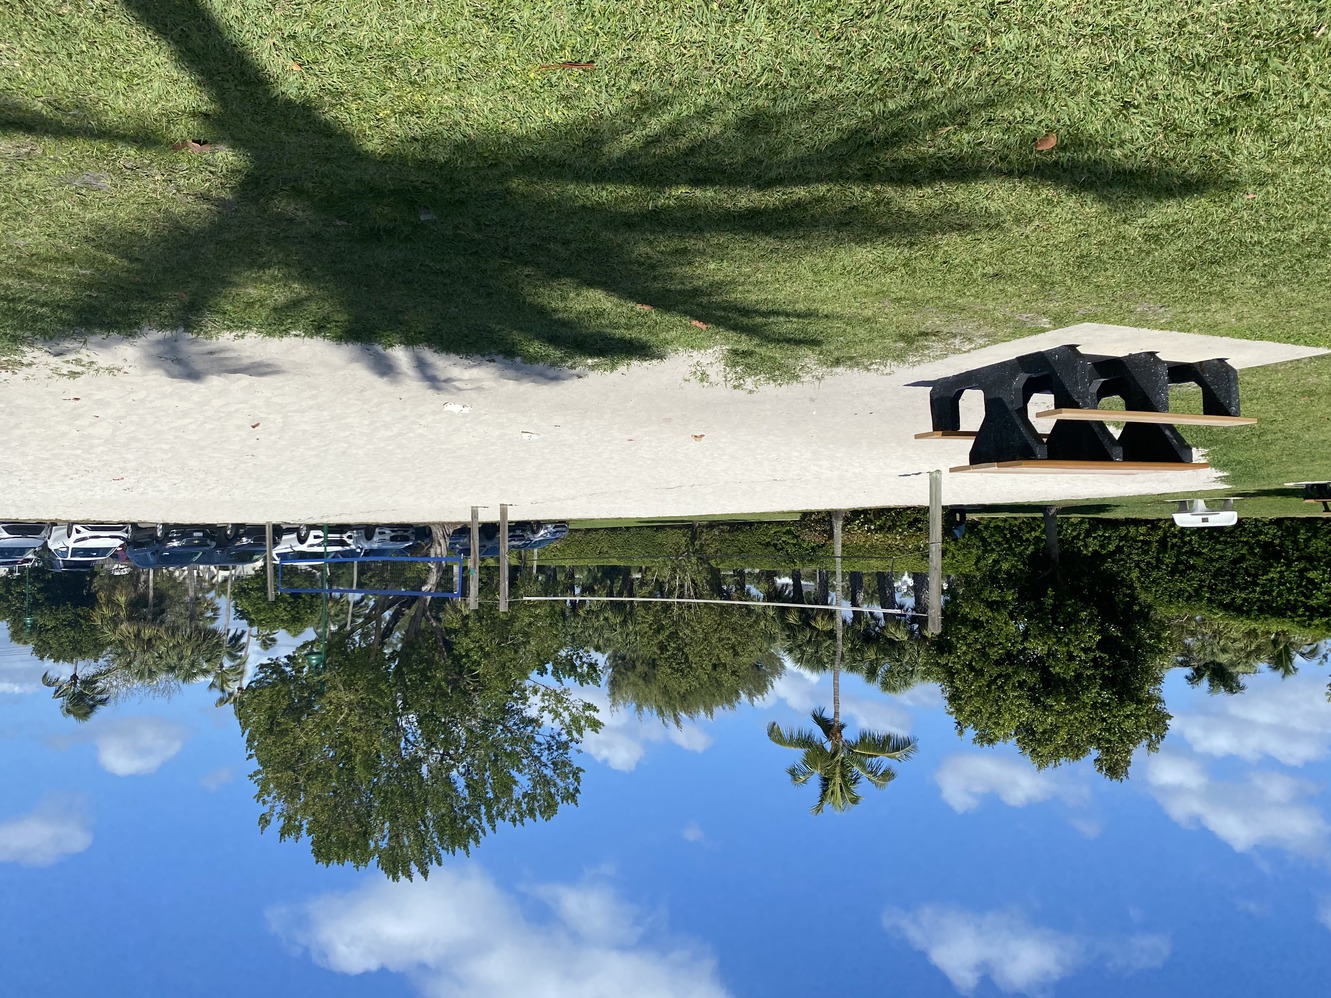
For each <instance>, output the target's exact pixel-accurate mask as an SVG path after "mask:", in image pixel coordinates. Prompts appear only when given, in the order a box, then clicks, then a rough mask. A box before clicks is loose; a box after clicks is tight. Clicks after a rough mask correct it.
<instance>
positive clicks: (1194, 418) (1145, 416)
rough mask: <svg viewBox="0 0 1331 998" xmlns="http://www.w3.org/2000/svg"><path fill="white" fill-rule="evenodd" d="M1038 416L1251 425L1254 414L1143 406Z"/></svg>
mask: <svg viewBox="0 0 1331 998" xmlns="http://www.w3.org/2000/svg"><path fill="white" fill-rule="evenodd" d="M1035 418H1036V419H1080V420H1085V421H1088V422H1093V423H1174V424H1177V425H1179V426H1251V425H1252V424H1253V423H1255V422H1257V419H1256V417H1254V416H1208V415H1206V414H1204V413H1200V412H1144V411H1142V410H1140V409H1131V410H1124V409H1045V410H1044V411H1043V412H1037V413H1036V414H1035Z"/></svg>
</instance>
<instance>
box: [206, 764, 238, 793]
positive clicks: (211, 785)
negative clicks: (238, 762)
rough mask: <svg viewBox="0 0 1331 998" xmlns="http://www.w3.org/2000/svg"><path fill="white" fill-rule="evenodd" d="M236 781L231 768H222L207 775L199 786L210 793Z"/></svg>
mask: <svg viewBox="0 0 1331 998" xmlns="http://www.w3.org/2000/svg"><path fill="white" fill-rule="evenodd" d="M233 779H235V774H234V773H233V772H231V769H230V767H228V766H222V767H221V768H220V769H214V770H213V771H212V772H211V773H205V774H204V775H203V777H202V779H200V780H199V786H201V787H203V789H204V790H207V791H209V792H211V791H213V790H216V789H218V788H219V787H222V786H225V785H226V784H228V783H230V782H231V781H232V780H233Z"/></svg>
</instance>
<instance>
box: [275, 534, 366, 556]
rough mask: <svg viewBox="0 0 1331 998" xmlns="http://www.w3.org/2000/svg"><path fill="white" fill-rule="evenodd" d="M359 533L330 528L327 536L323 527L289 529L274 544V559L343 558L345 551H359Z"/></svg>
mask: <svg viewBox="0 0 1331 998" xmlns="http://www.w3.org/2000/svg"><path fill="white" fill-rule="evenodd" d="M357 533H358V531H355V530H352V529H348V528H345V527H330V528H329V530H328V533H327V534H325V533H324V530H323V528H322V527H311V526H299V527H288V528H286V529H285V530H283V531H282V539H281V540H280V541H274V542H273V557H274V558H277V559H278V560H279V561H286V562H292V561H322V560H323V559H324V557H325V555H327V557H330V558H331V557H334V556H342V557H345V556H344V555H342V552H344V551H359V550H360V544H359V543H358V542H357V541H358V538H357V536H356V535H357Z"/></svg>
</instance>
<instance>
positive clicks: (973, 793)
mask: <svg viewBox="0 0 1331 998" xmlns="http://www.w3.org/2000/svg"><path fill="white" fill-rule="evenodd" d="M934 780H936V781H937V783H938V788H939V789H940V790H941V791H942V793H943V800H945V801H946V802H947V804H948V806H949V807H951V808H952V810H954V811H956V812H957V813H958V814H960V813H961V812H963V811H972V810H974V809H975V808H977V807H979V806H980V803H981V799H982V798H983V797H984V796H985V795H986V794H994V795H995V796H997V797H998V799H999V800H1001V801H1002V802H1003V803H1004V804H1006V805H1008V806H1009V807H1025V806H1026V805H1028V804H1037V803H1039V802H1041V801H1047V800H1051V799H1053V798H1055V797H1057V798H1059V799H1061V800H1063V801H1064V802H1066V803H1068V804H1074V805H1075V804H1080V803H1082V802H1083V801H1085V799H1086V797H1087V793H1086V789H1085V787H1082V786H1080V785H1078V784H1076V783H1074V782H1073V781H1072V778H1071V776H1070V775H1069V774H1067V773H1055V772H1051V771H1049V770H1038V769H1036V768H1035V767H1034V766H1033V765H1031V763H1029V762H1027V761H1025V760H1024V759H1011V758H1007V757H1005V756H1000V755H994V754H991V753H985V754H981V753H969V754H965V755H952V756H948V757H947V758H946V759H944V760H943V761H942V763H940V764H939V766H938V770H937V771H936V772H935V773H934Z"/></svg>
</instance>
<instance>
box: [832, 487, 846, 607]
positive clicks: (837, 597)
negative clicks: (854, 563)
mask: <svg viewBox="0 0 1331 998" xmlns="http://www.w3.org/2000/svg"><path fill="white" fill-rule="evenodd" d="M845 515H846V513H845V511H844V510H840V509H837V510H833V511H832V563H833V565H835V568H836V582H835V583H834V584H833V590H834V591H833V593H832V596H833V602H834V603H835V605H836V606H837V607H838V615H839V608H840V606H841V521H842V520H843V519H844V518H845Z"/></svg>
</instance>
